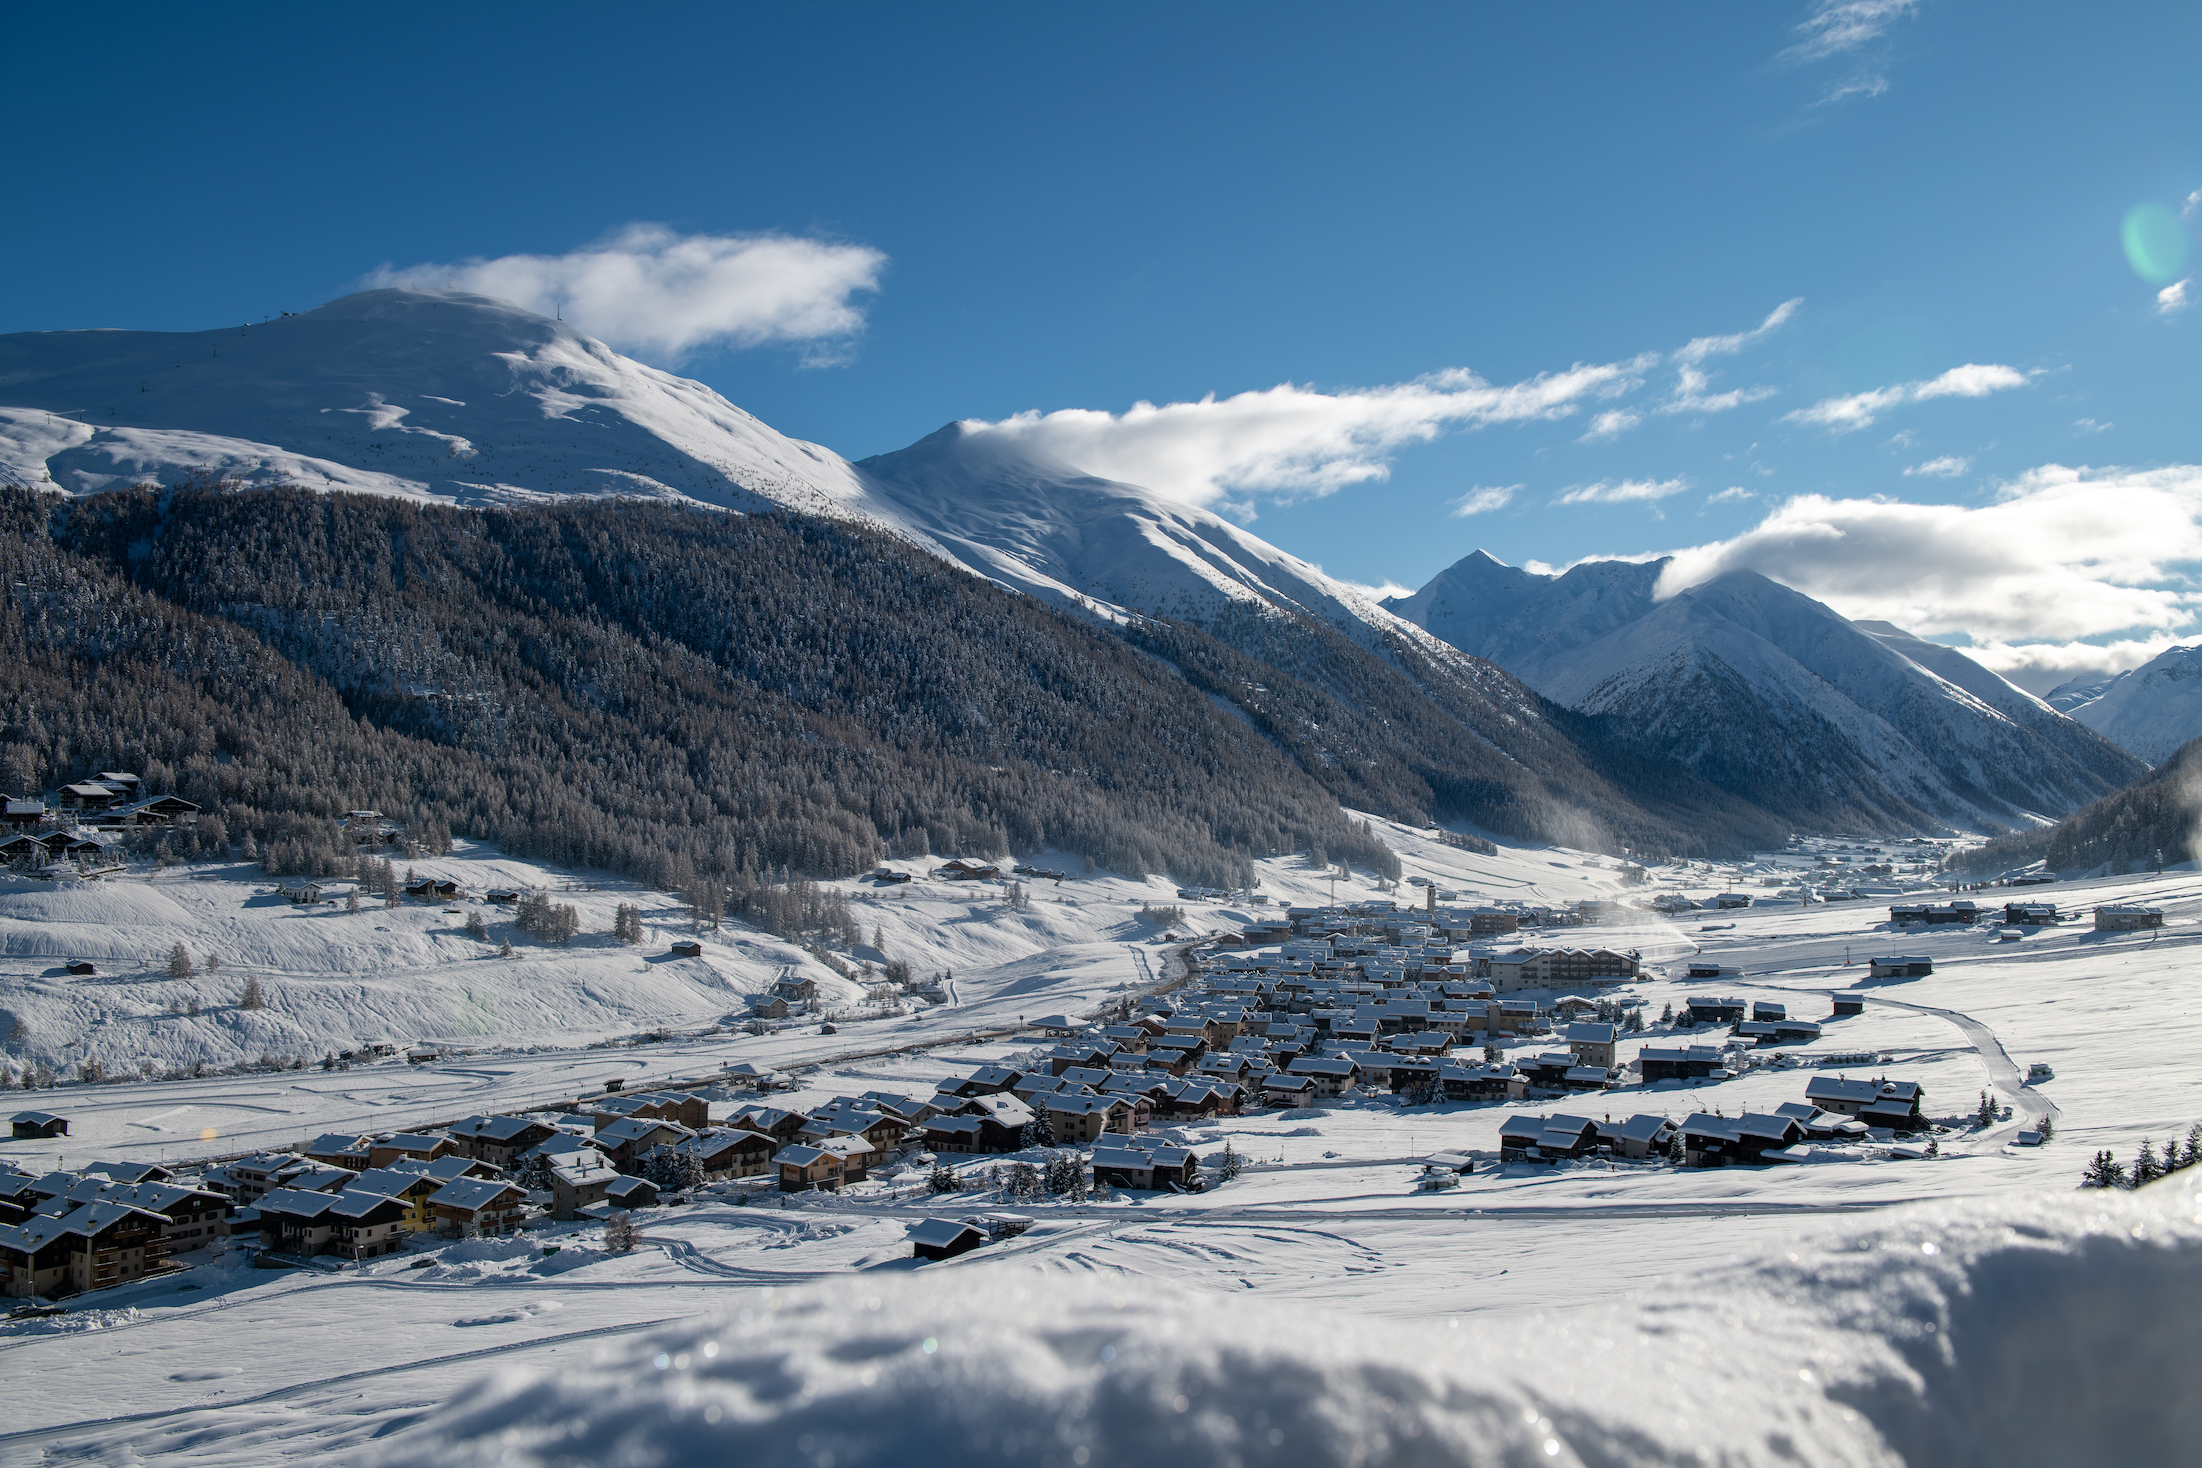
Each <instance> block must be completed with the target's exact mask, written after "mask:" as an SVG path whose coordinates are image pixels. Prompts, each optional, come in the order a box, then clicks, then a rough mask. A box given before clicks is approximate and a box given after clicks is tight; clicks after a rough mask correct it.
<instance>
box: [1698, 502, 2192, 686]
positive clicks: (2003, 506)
mask: <svg viewBox="0 0 2202 1468" xmlns="http://www.w3.org/2000/svg"><path fill="white" fill-rule="evenodd" d="M2198 516H2202V466H2193V465H2178V466H2173V467H2170V468H2164V469H2151V470H2120V469H2108V470H2091V469H2085V468H2080V469H2073V468H2066V467H2064V466H2062V465H2056V464H2051V465H2046V466H2044V467H2042V468H2039V469H2035V470H2033V471H2031V472H2029V473H2028V474H2026V475H2024V476H2023V477H2021V478H2020V479H2019V480H2017V481H2016V482H2014V483H2012V484H2009V485H2006V486H2004V487H2003V489H2002V490H2001V492H2000V495H1999V498H1998V499H1997V501H1996V502H1995V503H1993V504H1989V505H1982V506H1968V505H1918V504H1907V503H1904V502H1901V501H1896V500H1888V499H1842V500H1839V499H1832V498H1829V497H1827V496H1823V495H1807V496H1802V497H1799V498H1796V499H1792V500H1789V501H1787V502H1786V503H1784V504H1782V505H1781V506H1779V507H1778V508H1776V509H1775V510H1774V511H1773V512H1772V513H1771V514H1769V515H1768V516H1767V517H1766V518H1765V519H1764V520H1762V521H1761V522H1760V523H1759V524H1758V525H1756V526H1754V527H1753V528H1752V529H1750V530H1747V531H1745V532H1744V533H1743V534H1741V535H1739V536H1736V537H1735V538H1733V539H1731V540H1725V541H1717V542H1714V543H1712V544H1709V545H1701V546H1694V547H1691V548H1689V549H1687V550H1682V551H1678V552H1676V553H1675V562H1674V564H1673V565H1672V566H1670V567H1669V568H1668V570H1667V572H1666V574H1665V575H1663V576H1662V577H1661V578H1660V586H1659V590H1660V594H1661V595H1671V594H1672V593H1674V592H1676V591H1679V590H1681V589H1683V588H1684V587H1688V586H1693V585H1696V584H1697V583H1698V582H1701V581H1705V580H1708V579H1710V578H1712V577H1714V576H1717V575H1720V574H1721V573H1723V572H1726V571H1731V570H1737V569H1749V570H1755V571H1758V572H1761V573H1762V574H1764V575H1766V576H1770V577H1772V578H1773V579H1774V580H1776V581H1779V582H1781V583H1782V584H1783V585H1785V586H1791V587H1794V588H1796V589H1797V590H1799V591H1801V592H1803V593H1805V594H1806V595H1807V596H1811V597H1816V598H1818V599H1819V600H1821V601H1824V602H1826V603H1827V604H1828V605H1829V606H1832V607H1834V608H1835V609H1836V610H1837V611H1839V612H1841V613H1842V614H1843V615H1845V616H1848V617H1872V618H1879V619H1882V620H1884V621H1890V622H1894V623H1896V624H1897V625H1898V626H1901V627H1908V628H1910V629H1911V630H1912V631H1914V632H1918V633H1921V634H1923V635H1934V634H1949V633H1964V634H1967V635H1968V636H1970V637H1971V638H1972V639H1973V640H1975V641H1980V642H2001V643H2041V642H2077V641H2082V640H2085V639H2091V638H2103V637H2110V636H2115V635H2120V634H2123V635H2126V636H2128V637H2132V636H2135V635H2142V636H2153V637H2162V636H2166V635H2172V634H2176V633H2177V632H2178V631H2179V630H2180V629H2183V628H2186V627H2188V626H2190V625H2191V624H2192V622H2193V619H2194V613H2195V610H2196V608H2197V607H2198V605H2202V596H2198V595H2197V591H2198V589H2202V579H2198V576H2197V572H2198V570H2202V524H2198V523H2197V519H2198Z"/></svg>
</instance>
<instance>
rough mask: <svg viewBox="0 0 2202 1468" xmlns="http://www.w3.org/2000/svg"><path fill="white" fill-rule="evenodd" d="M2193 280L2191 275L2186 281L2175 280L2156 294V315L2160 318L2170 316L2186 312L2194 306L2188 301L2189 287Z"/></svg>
mask: <svg viewBox="0 0 2202 1468" xmlns="http://www.w3.org/2000/svg"><path fill="white" fill-rule="evenodd" d="M2193 279H2194V277H2193V276H2191V275H2190V276H2188V277H2187V279H2186V280H2175V281H2173V282H2172V283H2171V284H2170V285H2167V286H2165V287H2164V288H2163V289H2162V290H2160V291H2158V292H2157V293H2156V313H2157V314H2158V315H2159V316H2169V315H2171V314H2172V313H2173V312H2174V311H2184V310H2186V309H2187V307H2188V306H2189V305H2191V304H2192V302H2190V301H2189V300H2188V299H2187V285H2188V282H2189V281H2192V280H2193Z"/></svg>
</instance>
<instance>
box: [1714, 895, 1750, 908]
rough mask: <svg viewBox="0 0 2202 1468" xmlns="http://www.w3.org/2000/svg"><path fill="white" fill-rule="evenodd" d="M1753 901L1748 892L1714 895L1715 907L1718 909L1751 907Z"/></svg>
mask: <svg viewBox="0 0 2202 1468" xmlns="http://www.w3.org/2000/svg"><path fill="white" fill-rule="evenodd" d="M1751 901H1752V898H1751V894H1750V893H1748V892H1716V893H1714V894H1713V906H1714V907H1716V908H1727V907H1749V906H1750V905H1751Z"/></svg>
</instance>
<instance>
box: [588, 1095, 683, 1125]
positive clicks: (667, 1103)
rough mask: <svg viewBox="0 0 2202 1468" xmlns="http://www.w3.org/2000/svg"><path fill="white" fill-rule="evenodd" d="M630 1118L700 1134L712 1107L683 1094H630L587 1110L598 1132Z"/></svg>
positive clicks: (598, 1103) (599, 1103) (597, 1104)
mask: <svg viewBox="0 0 2202 1468" xmlns="http://www.w3.org/2000/svg"><path fill="white" fill-rule="evenodd" d="M629 1117H642V1118H647V1119H650V1120H653V1121H674V1122H679V1123H680V1124H681V1125H682V1126H684V1127H687V1128H688V1129H689V1130H690V1131H701V1130H702V1129H703V1128H705V1127H707V1126H709V1125H710V1124H711V1103H710V1102H708V1101H706V1100H704V1099H703V1097H701V1096H694V1095H690V1094H688V1093H686V1092H674V1091H633V1092H628V1093H625V1094H622V1095H619V1096H607V1097H605V1098H604V1099H602V1100H600V1101H598V1102H597V1103H596V1104H595V1105H594V1106H593V1107H591V1108H590V1122H591V1124H592V1125H594V1126H595V1128H596V1130H598V1131H602V1130H604V1128H606V1127H608V1126H610V1125H611V1124H612V1123H613V1122H615V1121H623V1120H625V1119H627V1118H629Z"/></svg>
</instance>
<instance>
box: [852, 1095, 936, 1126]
mask: <svg viewBox="0 0 2202 1468" xmlns="http://www.w3.org/2000/svg"><path fill="white" fill-rule="evenodd" d="M856 1099H857V1100H858V1101H859V1102H860V1103H862V1104H863V1105H865V1106H867V1107H869V1108H870V1109H872V1110H873V1111H877V1112H879V1113H880V1114H881V1115H883V1116H891V1117H894V1118H896V1119H897V1120H899V1121H900V1122H901V1123H902V1125H903V1126H904V1127H905V1128H906V1129H907V1128H914V1127H918V1126H921V1125H923V1124H924V1122H925V1119H926V1118H927V1117H929V1116H931V1115H933V1113H934V1112H935V1111H937V1110H938V1109H939V1108H938V1107H936V1106H934V1105H933V1104H932V1103H931V1102H928V1101H919V1100H917V1099H915V1098H914V1097H910V1096H898V1095H896V1094H895V1093H894V1092H892V1091H866V1092H865V1093H864V1094H863V1095H861V1096H859V1097H857V1098H856Z"/></svg>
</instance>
